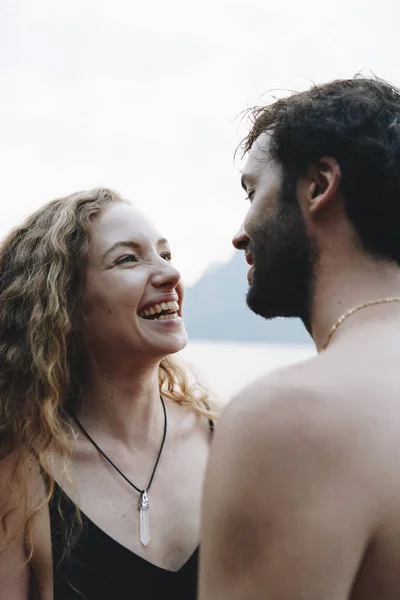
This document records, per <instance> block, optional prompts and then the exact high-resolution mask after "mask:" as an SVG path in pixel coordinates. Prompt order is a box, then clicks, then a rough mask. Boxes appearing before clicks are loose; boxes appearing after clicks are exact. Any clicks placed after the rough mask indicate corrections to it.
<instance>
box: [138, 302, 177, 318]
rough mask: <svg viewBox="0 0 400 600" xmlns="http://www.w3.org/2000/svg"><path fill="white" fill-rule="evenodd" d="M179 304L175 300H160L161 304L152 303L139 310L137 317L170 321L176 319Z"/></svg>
mask: <svg viewBox="0 0 400 600" xmlns="http://www.w3.org/2000/svg"><path fill="white" fill-rule="evenodd" d="M178 311H179V304H178V303H177V302H175V301H174V302H162V303H161V304H153V305H152V306H149V308H147V309H146V310H142V311H140V312H139V313H138V314H139V317H141V318H142V319H147V320H148V321H154V320H157V321H172V320H173V319H178V317H179V314H178Z"/></svg>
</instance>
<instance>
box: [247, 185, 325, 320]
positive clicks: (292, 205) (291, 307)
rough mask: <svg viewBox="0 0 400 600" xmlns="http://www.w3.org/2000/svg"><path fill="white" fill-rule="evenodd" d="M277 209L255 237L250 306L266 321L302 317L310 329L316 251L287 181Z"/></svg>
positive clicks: (248, 299)
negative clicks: (277, 318)
mask: <svg viewBox="0 0 400 600" xmlns="http://www.w3.org/2000/svg"><path fill="white" fill-rule="evenodd" d="M285 179H286V180H284V182H283V185H282V189H281V193H280V197H279V199H278V203H277V210H276V213H275V215H274V216H273V217H271V218H269V219H268V220H267V221H266V222H265V223H264V224H263V225H261V227H260V228H259V229H258V231H257V232H256V233H255V235H254V236H253V240H252V242H251V243H250V245H249V249H248V250H249V252H251V254H252V256H253V261H254V267H253V273H252V280H251V283H250V288H249V291H248V293H247V305H248V306H249V308H250V309H251V310H252V311H253V312H255V313H256V314H258V315H261V316H262V317H265V318H266V319H273V318H275V317H300V318H301V319H302V320H303V322H304V324H305V326H306V327H307V329H309V322H310V310H311V296H312V288H313V280H314V270H315V264H316V252H315V247H314V244H313V241H312V240H311V239H310V237H309V235H308V233H307V230H306V225H305V223H304V219H303V216H302V214H301V211H300V207H299V204H298V201H297V197H296V191H295V190H296V187H295V185H292V184H291V182H290V181H289V179H287V178H285Z"/></svg>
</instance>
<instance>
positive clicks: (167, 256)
mask: <svg viewBox="0 0 400 600" xmlns="http://www.w3.org/2000/svg"><path fill="white" fill-rule="evenodd" d="M161 258H163V259H164V260H172V254H171V252H163V253H162V254H161Z"/></svg>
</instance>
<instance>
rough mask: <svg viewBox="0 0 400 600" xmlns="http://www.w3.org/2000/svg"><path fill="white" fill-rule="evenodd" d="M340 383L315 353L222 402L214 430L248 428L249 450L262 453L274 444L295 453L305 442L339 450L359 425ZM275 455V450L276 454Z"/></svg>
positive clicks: (221, 433) (312, 445) (233, 432)
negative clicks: (221, 410) (222, 408)
mask: <svg viewBox="0 0 400 600" xmlns="http://www.w3.org/2000/svg"><path fill="white" fill-rule="evenodd" d="M342 392H343V390H342V387H341V384H340V381H338V377H337V375H336V376H335V373H334V372H333V371H332V369H331V365H330V364H329V361H326V360H325V357H321V356H316V357H313V358H311V359H309V360H307V361H304V362H302V363H299V364H295V365H291V366H289V367H286V368H284V369H280V370H278V371H275V372H273V373H271V374H269V375H266V376H264V377H262V378H260V379H258V380H256V381H255V382H253V383H251V384H250V385H248V386H247V387H245V388H244V389H243V390H241V391H240V392H239V393H238V394H237V395H236V396H235V397H234V398H233V399H232V400H231V402H230V403H229V404H228V405H227V407H226V409H225V411H224V413H223V415H222V419H221V422H220V425H219V430H220V431H219V434H220V435H224V431H226V433H227V435H229V436H232V435H234V434H235V432H236V431H240V432H241V433H240V435H241V436H242V437H243V436H244V435H245V433H244V432H245V431H247V432H248V435H247V436H246V437H247V441H246V445H248V451H251V449H253V451H254V452H255V453H256V454H257V455H263V456H264V455H265V452H264V451H266V450H268V449H270V448H271V446H272V445H274V444H275V443H276V444H278V445H279V447H281V448H283V447H285V454H286V456H288V452H290V449H292V450H293V452H294V453H295V454H297V453H298V450H299V448H300V447H304V445H307V446H309V447H314V448H315V449H317V448H318V447H319V446H321V447H322V448H323V449H324V452H327V450H328V448H329V447H331V449H332V452H334V453H337V452H338V446H340V447H343V442H344V440H345V439H346V438H348V439H349V440H351V439H352V436H353V435H354V433H355V430H356V429H357V427H358V422H359V419H358V414H357V410H356V408H354V407H352V405H351V402H350V403H349V402H347V403H346V397H345V394H343V393H342ZM275 456H277V454H276V453H275Z"/></svg>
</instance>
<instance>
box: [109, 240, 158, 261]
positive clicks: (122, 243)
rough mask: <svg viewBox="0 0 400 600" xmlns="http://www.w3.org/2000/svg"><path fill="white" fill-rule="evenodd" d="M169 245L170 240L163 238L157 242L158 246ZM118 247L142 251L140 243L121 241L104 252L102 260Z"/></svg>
mask: <svg viewBox="0 0 400 600" xmlns="http://www.w3.org/2000/svg"><path fill="white" fill-rule="evenodd" d="M165 245H168V240H166V239H165V238H161V239H159V240H158V242H157V246H165ZM118 246H125V247H126V248H133V249H134V250H141V249H142V245H141V244H139V243H138V242H133V241H132V240H120V241H118V242H115V244H113V245H112V246H111V247H110V248H108V250H106V251H105V252H104V254H102V256H101V257H102V258H103V259H104V258H107V256H108V255H109V254H110V253H111V252H112V251H113V250H115V249H116V248H118Z"/></svg>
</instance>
